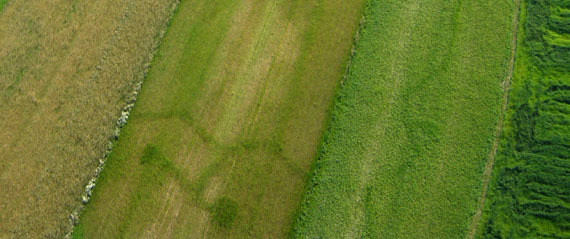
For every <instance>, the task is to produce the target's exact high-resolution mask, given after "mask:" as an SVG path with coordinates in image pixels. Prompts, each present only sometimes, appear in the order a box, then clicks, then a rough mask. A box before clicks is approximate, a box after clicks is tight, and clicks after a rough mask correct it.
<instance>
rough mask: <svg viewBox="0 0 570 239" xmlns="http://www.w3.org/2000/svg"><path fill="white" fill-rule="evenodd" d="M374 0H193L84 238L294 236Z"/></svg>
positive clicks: (96, 200)
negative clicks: (338, 92)
mask: <svg viewBox="0 0 570 239" xmlns="http://www.w3.org/2000/svg"><path fill="white" fill-rule="evenodd" d="M363 6H364V5H363V1H362V0H350V1H322V0H303V1H301V0H294V1H280V0H238V1H236V0H213V1H203V0H184V1H181V3H180V5H179V7H178V10H177V13H176V15H175V16H174V18H173V20H172V22H171V25H170V26H169V30H168V32H167V34H166V36H165V38H164V41H163V42H162V43H161V46H160V49H159V51H158V52H157V54H156V56H155V58H154V60H153V63H152V68H151V70H150V72H149V75H148V78H147V79H146V80H145V84H144V85H143V87H142V90H141V93H140V94H139V98H138V100H137V104H136V106H135V108H134V109H133V111H132V113H131V115H130V118H129V122H128V123H127V125H126V126H125V127H124V128H123V130H122V132H121V136H120V138H119V140H118V141H117V143H116V145H115V147H114V149H113V152H112V153H111V155H110V157H109V159H108V161H107V166H106V168H105V170H104V171H103V173H102V175H101V177H100V179H99V182H98V184H97V187H96V188H95V191H94V194H93V197H92V200H91V201H90V202H89V204H88V205H87V207H86V209H85V211H84V214H83V215H82V216H81V220H80V223H79V225H78V227H76V230H75V233H74V235H73V236H74V237H75V238H122V237H125V238H189V237H190V238H201V237H214V238H283V237H286V235H287V233H288V232H289V229H290V228H291V223H292V222H293V219H294V213H295V210H296V208H297V206H298V205H299V200H300V198H301V195H302V191H303V186H304V185H305V183H306V181H305V179H306V178H307V174H308V172H309V171H310V166H311V164H312V163H313V160H314V158H315V154H316V150H317V145H318V142H319V138H320V136H321V134H322V131H323V128H324V122H325V121H326V118H327V109H329V108H330V106H331V102H332V99H333V95H334V92H335V89H336V88H337V86H338V85H339V83H340V81H341V79H342V77H343V75H344V72H345V69H346V63H347V61H348V58H349V53H350V49H351V47H352V38H353V36H354V33H355V31H356V28H357V25H358V22H359V20H360V17H361V14H362V10H363Z"/></svg>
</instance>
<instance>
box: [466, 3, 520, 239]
mask: <svg viewBox="0 0 570 239" xmlns="http://www.w3.org/2000/svg"><path fill="white" fill-rule="evenodd" d="M514 3H515V9H514V10H515V12H514V14H513V30H512V34H513V36H512V39H511V55H510V60H509V64H508V66H507V74H506V78H505V81H504V82H503V97H502V99H503V101H502V106H501V114H500V116H499V122H497V128H496V131H495V140H494V141H493V146H492V148H491V152H490V153H489V162H488V163H487V165H486V166H485V172H484V173H483V188H482V190H481V197H480V198H479V204H478V206H477V211H476V212H475V215H474V216H473V221H472V222H471V228H470V229H469V234H468V235H467V238H468V239H473V238H474V237H475V235H476V233H477V228H478V227H479V222H480V221H481V214H482V212H483V208H484V207H485V199H486V198H487V190H488V189H489V181H490V180H491V173H492V172H493V165H494V164H495V156H496V155H497V148H498V146H499V136H500V135H501V132H502V131H503V124H504V121H505V112H506V111H507V105H508V102H509V90H510V87H511V79H512V78H513V71H514V65H515V55H516V50H517V37H518V29H519V16H520V5H521V2H520V0H514Z"/></svg>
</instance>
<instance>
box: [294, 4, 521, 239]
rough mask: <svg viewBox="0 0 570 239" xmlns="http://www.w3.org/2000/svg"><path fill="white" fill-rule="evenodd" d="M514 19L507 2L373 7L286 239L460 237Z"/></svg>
mask: <svg viewBox="0 0 570 239" xmlns="http://www.w3.org/2000/svg"><path fill="white" fill-rule="evenodd" d="M512 12H513V4H512V3H510V2H509V1H494V0H485V1H440V0H432V1H414V0H407V1H401V0H398V1H387V0H372V1H369V5H368V7H367V11H366V15H365V22H364V26H363V28H362V31H361V34H360V36H359V39H358V42H357V43H356V47H355V56H354V58H353V61H352V63H351V65H350V70H349V72H348V75H347V78H346V81H345V82H344V85H343V86H342V88H341V89H340V91H339V93H338V97H337V99H336V101H335V104H334V108H333V111H332V116H331V117H332V118H331V123H330V126H329V128H328V129H327V131H326V133H325V135H324V137H323V141H322V146H321V147H320V153H319V157H318V161H317V162H316V163H315V165H314V175H313V178H312V179H311V180H310V181H309V183H308V185H307V187H308V189H307V192H306V194H305V197H304V199H303V202H302V205H301V210H300V212H299V215H298V218H297V223H296V226H295V227H294V229H293V233H292V234H293V237H294V238H462V237H465V236H466V232H467V231H468V228H469V223H470V217H471V216H472V214H473V213H474V211H475V209H476V204H477V199H478V196H479V193H478V192H479V190H480V187H481V178H482V177H481V175H482V173H483V168H484V165H485V162H486V161H487V160H488V155H489V150H490V149H491V144H492V142H493V138H494V133H495V126H496V124H497V120H498V116H499V111H500V102H501V96H502V87H501V83H502V81H503V80H504V79H505V71H506V70H505V69H506V66H507V62H508V61H509V59H508V58H509V53H510V47H509V45H510V44H509V43H510V39H511V38H510V34H511V29H512V28H511V19H512V18H511V16H509V15H510V14H511V13H512Z"/></svg>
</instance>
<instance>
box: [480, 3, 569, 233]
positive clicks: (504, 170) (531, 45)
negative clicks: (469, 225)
mask: <svg viewBox="0 0 570 239" xmlns="http://www.w3.org/2000/svg"><path fill="white" fill-rule="evenodd" d="M521 23H522V24H521V33H520V36H519V45H518V49H517V61H516V64H515V73H514V78H513V82H512V86H511V93H510V99H509V107H508V112H507V116H506V121H505V127H504V132H503V136H502V139H501V144H500V148H499V153H498V155H497V163H496V164H495V170H494V172H493V178H492V182H491V187H490V192H489V200H488V203H487V208H486V211H485V214H484V219H485V222H486V223H485V224H484V225H483V228H482V229H481V232H482V235H480V237H482V238H570V196H569V195H570V1H567V0H544V1H534V0H526V1H524V3H523V9H522V15H521Z"/></svg>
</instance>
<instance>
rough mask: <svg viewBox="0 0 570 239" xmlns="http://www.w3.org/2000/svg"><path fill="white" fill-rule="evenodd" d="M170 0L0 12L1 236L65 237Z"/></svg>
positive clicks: (58, 4)
mask: <svg viewBox="0 0 570 239" xmlns="http://www.w3.org/2000/svg"><path fill="white" fill-rule="evenodd" d="M174 2H175V1H174V0H167V1H152V0H143V1H141V0H127V1H115V0H101V1H24V0H9V2H8V4H6V5H4V8H3V9H2V12H1V13H0V112H1V113H0V238H61V237H63V236H64V235H65V234H66V233H67V232H68V231H69V230H70V223H69V216H70V214H71V213H72V211H74V210H75V209H76V208H77V207H78V206H79V205H80V203H81V194H82V192H83V191H84V186H85V185H86V184H87V182H88V180H89V179H90V178H91V177H92V175H93V173H94V171H95V168H96V167H97V165H98V164H99V160H100V159H101V158H102V157H103V156H104V155H105V150H106V149H107V147H108V142H109V140H110V139H111V138H112V137H113V134H114V132H113V130H114V127H115V123H116V121H117V119H118V118H119V117H120V114H121V110H122V108H123V106H124V105H125V104H126V101H127V100H128V98H129V97H131V95H130V94H131V93H132V92H133V89H134V88H135V86H136V84H137V83H138V82H140V81H141V80H142V79H143V77H144V72H145V69H146V66H145V64H147V63H149V62H150V58H151V57H152V51H153V49H154V47H155V46H156V43H157V41H158V37H159V36H160V33H161V31H162V30H164V29H165V26H166V19H167V17H168V16H169V15H170V14H171V12H172V11H171V10H172V4H173V3H174Z"/></svg>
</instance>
